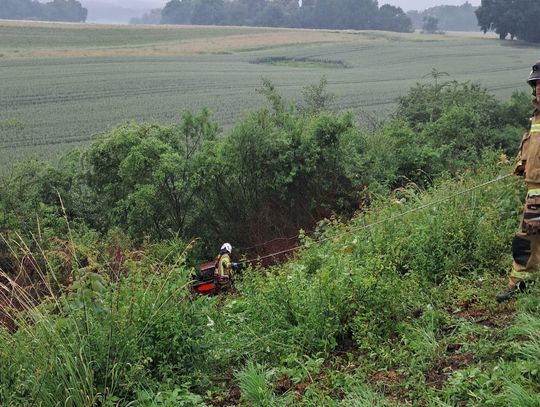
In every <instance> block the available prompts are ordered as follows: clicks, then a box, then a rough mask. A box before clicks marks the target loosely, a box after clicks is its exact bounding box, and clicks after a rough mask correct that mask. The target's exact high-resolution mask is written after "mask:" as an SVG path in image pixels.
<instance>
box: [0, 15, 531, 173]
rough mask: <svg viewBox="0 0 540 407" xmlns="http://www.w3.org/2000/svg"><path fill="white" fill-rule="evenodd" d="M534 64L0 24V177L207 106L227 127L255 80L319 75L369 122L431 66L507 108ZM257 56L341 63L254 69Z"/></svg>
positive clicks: (283, 85) (454, 38)
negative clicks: (120, 131) (21, 163)
mask: <svg viewBox="0 0 540 407" xmlns="http://www.w3.org/2000/svg"><path fill="white" fill-rule="evenodd" d="M532 54H534V48H531V47H529V46H527V45H520V46H506V45H502V44H501V43H499V42H497V41H494V40H491V39H489V38H483V37H481V36H479V35H476V34H470V35H469V36H461V35H450V34H448V35H444V36H425V35H420V34H397V33H392V34H390V33H385V32H327V31H320V30H314V31H308V30H284V29H258V28H234V27H196V26H193V27H170V26H164V27H155V28H148V27H115V26H90V25H88V26H83V25H55V24H42V23H13V22H2V23H0V55H1V57H0V69H1V70H2V79H3V81H2V83H3V88H2V93H1V95H0V106H1V109H0V132H1V134H2V137H1V139H0V149H1V152H2V157H3V158H4V159H3V160H2V162H1V163H0V167H1V168H0V170H1V171H2V172H3V173H6V171H9V168H10V167H11V165H12V164H13V163H14V162H16V161H18V160H19V159H21V158H23V157H24V158H29V157H37V158H43V157H47V158H51V157H55V156H56V157H58V156H59V155H61V154H62V153H64V152H65V151H67V150H70V149H72V148H74V147H77V146H86V145H88V144H90V143H91V140H92V137H93V135H94V134H96V133H98V132H101V131H107V130H110V129H111V128H114V127H116V126H118V125H120V124H124V123H126V122H128V121H137V122H141V121H152V122H157V123H159V124H162V125H166V124H171V123H174V122H176V121H178V120H179V117H180V116H181V112H183V111H185V110H189V111H200V110H201V109H202V108H204V107H208V108H209V110H210V111H211V113H212V115H213V117H214V118H215V119H216V121H217V122H218V124H219V125H220V127H223V128H230V127H231V126H232V125H233V124H234V123H236V122H237V121H238V120H239V119H240V118H241V117H242V115H243V114H244V112H245V111H248V110H250V109H251V107H252V106H253V105H258V104H260V103H261V102H262V100H263V99H262V98H261V96H260V95H259V94H258V93H257V92H256V89H257V88H258V87H259V84H260V80H261V77H266V78H268V79H270V80H271V81H272V82H274V83H275V84H276V85H277V86H278V87H279V89H280V91H281V92H282V93H283V94H284V95H285V96H287V97H290V98H292V97H297V96H298V95H299V94H300V91H301V89H302V88H303V87H304V86H305V85H306V84H308V83H316V82H317V81H318V80H319V78H320V77H321V76H322V75H325V76H326V78H327V80H328V87H329V89H330V90H331V91H332V92H333V93H334V94H335V95H336V98H335V100H334V101H333V107H334V108H335V109H337V110H339V109H347V110H350V111H351V112H353V115H354V117H355V118H356V119H357V120H359V121H366V122H367V120H364V119H365V118H371V119H370V120H369V122H370V123H372V124H374V123H375V124H376V123H378V122H379V121H380V120H382V119H383V118H385V117H386V116H387V115H388V114H389V112H391V111H392V110H393V109H394V108H395V106H396V105H397V99H398V98H399V97H400V96H403V95H404V94H405V93H406V92H407V89H409V88H410V87H411V86H413V85H414V84H415V83H416V82H417V81H422V80H423V77H424V76H425V75H428V77H429V74H430V72H431V71H432V69H433V68H435V69H436V70H438V71H439V72H444V73H448V74H449V75H450V78H451V79H455V80H458V81H465V80H472V81H480V82H481V83H482V84H483V85H484V86H486V87H487V88H488V89H489V90H490V91H491V92H493V93H494V94H495V95H496V97H498V98H500V99H503V98H508V97H509V96H510V94H511V93H512V92H513V91H514V90H515V89H519V88H522V87H524V86H525V85H524V84H523V78H524V77H526V76H527V74H528V71H529V68H528V67H529V66H530V64H531V61H529V59H530V55H532ZM264 58H277V59H283V60H287V61H289V60H300V61H304V60H317V61H326V60H328V61H341V62H342V64H343V65H341V64H339V66H336V67H335V68H331V67H329V66H328V65H327V64H324V66H319V65H318V64H315V65H309V66H306V65H305V64H304V63H302V64H300V65H299V66H291V65H290V64H285V65H284V66H283V65H281V66H280V65H266V64H252V63H250V62H252V61H254V60H257V59H264ZM343 66H345V68H343ZM14 123H17V125H16V126H13V124H14ZM6 168H7V170H6Z"/></svg>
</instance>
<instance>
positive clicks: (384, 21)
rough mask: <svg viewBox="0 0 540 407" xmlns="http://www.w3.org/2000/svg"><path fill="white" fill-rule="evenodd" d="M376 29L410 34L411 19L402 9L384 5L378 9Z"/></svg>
mask: <svg viewBox="0 0 540 407" xmlns="http://www.w3.org/2000/svg"><path fill="white" fill-rule="evenodd" d="M376 28H377V29H378V30H385V31H397V32H411V31H412V30H413V28H412V22H411V19H410V18H409V17H408V16H407V14H405V13H404V12H403V9H401V8H400V7H394V6H391V5H389V4H385V5H383V6H381V8H380V9H379V15H378V18H377V24H376Z"/></svg>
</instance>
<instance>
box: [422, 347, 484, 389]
mask: <svg viewBox="0 0 540 407" xmlns="http://www.w3.org/2000/svg"><path fill="white" fill-rule="evenodd" d="M473 361H474V355H473V354H472V353H456V354H453V355H449V356H445V357H443V358H441V359H439V360H438V361H437V363H435V365H434V366H433V367H432V368H431V370H430V371H429V372H428V373H427V377H426V379H427V385H428V386H431V387H435V388H436V389H438V390H440V389H442V388H443V386H444V384H445V383H446V381H447V380H448V378H449V377H450V376H451V375H452V374H453V373H454V372H456V371H458V370H460V369H462V368H463V367H465V366H468V365H469V364H471V363H472V362H473Z"/></svg>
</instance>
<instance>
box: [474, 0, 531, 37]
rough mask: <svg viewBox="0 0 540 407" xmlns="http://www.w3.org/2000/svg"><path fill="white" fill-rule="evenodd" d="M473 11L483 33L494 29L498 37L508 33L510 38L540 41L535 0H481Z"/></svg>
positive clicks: (505, 35)
mask: <svg viewBox="0 0 540 407" xmlns="http://www.w3.org/2000/svg"><path fill="white" fill-rule="evenodd" d="M475 13H476V17H477V18H478V25H479V26H480V28H481V30H482V31H483V32H484V33H486V32H488V31H495V32H496V33H497V34H498V35H499V38H500V39H506V37H508V35H510V38H511V39H514V38H516V37H517V38H519V39H521V40H524V41H530V42H540V26H539V25H538V15H539V13H540V3H539V2H538V1H537V0H513V1H507V0H482V4H481V5H480V7H479V8H478V9H477V10H476V12H475Z"/></svg>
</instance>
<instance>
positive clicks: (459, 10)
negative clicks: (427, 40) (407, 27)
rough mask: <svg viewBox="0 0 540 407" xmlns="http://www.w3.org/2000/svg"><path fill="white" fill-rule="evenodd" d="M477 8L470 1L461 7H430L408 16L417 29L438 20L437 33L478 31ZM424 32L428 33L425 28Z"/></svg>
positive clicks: (412, 12) (414, 11) (411, 12)
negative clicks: (439, 31) (438, 31)
mask: <svg viewBox="0 0 540 407" xmlns="http://www.w3.org/2000/svg"><path fill="white" fill-rule="evenodd" d="M476 9H477V7H474V6H473V5H472V4H471V3H469V2H468V1H465V2H464V3H463V4H462V5H461V6H450V5H441V6H435V7H429V8H427V9H425V10H423V11H417V10H411V11H408V12H407V15H408V16H409V18H410V19H411V21H412V23H413V26H414V28H415V29H420V28H423V25H424V24H425V23H426V22H427V21H431V23H433V20H432V19H436V20H437V26H438V27H437V29H436V30H435V31H437V30H438V29H441V30H442V31H478V30H479V26H478V20H477V18H476V15H475V14H474V12H475V10H476ZM424 31H428V32H429V30H426V29H425V28H424Z"/></svg>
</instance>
